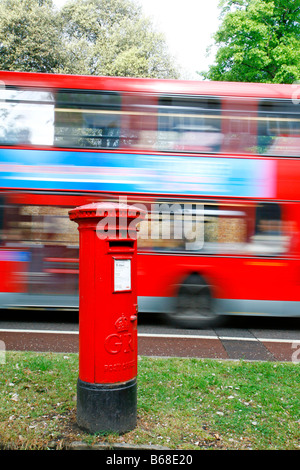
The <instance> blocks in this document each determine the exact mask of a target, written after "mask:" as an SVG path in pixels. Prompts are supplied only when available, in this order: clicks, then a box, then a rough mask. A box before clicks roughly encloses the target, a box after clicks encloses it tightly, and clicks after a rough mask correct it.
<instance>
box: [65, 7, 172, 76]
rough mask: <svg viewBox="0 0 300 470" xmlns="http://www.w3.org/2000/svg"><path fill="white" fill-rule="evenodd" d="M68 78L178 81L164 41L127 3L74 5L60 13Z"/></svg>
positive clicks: (138, 10)
mask: <svg viewBox="0 0 300 470" xmlns="http://www.w3.org/2000/svg"><path fill="white" fill-rule="evenodd" d="M61 14H62V18H63V23H64V25H65V29H64V33H65V35H66V37H67V38H68V43H67V47H68V50H69V51H70V54H71V56H73V59H72V60H71V61H70V63H69V71H70V72H71V73H78V72H79V73H87V74H96V75H114V76H134V77H157V78H178V73H177V71H176V68H175V66H174V65H173V61H172V59H171V58H170V56H169V54H168V51H167V47H166V43H165V40H164V37H163V36H162V35H161V34H159V33H158V32H156V31H155V30H154V29H153V26H152V24H151V22H150V21H149V20H148V19H147V18H144V17H143V15H142V12H141V7H140V6H138V5H137V4H135V3H134V2H133V1H131V0H101V1H99V0H73V1H71V2H69V3H68V4H66V5H65V7H64V8H63V9H62V12H61Z"/></svg>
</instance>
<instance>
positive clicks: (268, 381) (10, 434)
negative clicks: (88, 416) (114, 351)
mask: <svg viewBox="0 0 300 470" xmlns="http://www.w3.org/2000/svg"><path fill="white" fill-rule="evenodd" d="M299 370H300V369H299V364H292V363H272V362H245V361H237V362H230V361H218V360H202V359H178V358H168V359H166V358H161V359H159V358H149V357H140V358H139V373H138V404H137V412H138V421H137V426H136V428H135V429H134V430H133V431H130V432H128V433H126V434H124V435H120V436H119V435H116V434H107V435H101V434H100V435H90V434H88V433H85V432H83V431H81V430H80V429H79V428H78V426H77V424H76V394H77V392H76V384H77V377H78V355H77V354H57V353H27V352H26V353H24V352H7V353H6V360H5V363H4V364H0V372H1V373H0V392H1V393H0V446H1V448H2V449H48V448H55V449H64V448H65V447H66V446H67V444H68V443H70V442H73V441H83V442H86V443H88V444H90V445H93V444H96V443H103V442H106V443H110V444H112V445H113V444H115V443H127V444H132V445H153V446H155V445H160V446H165V447H167V448H169V449H216V448H217V449H253V450H254V449H285V450H288V449H299V448H300V441H299V424H300V416H299V409H300V407H299V400H300V399H299V396H300V394H299Z"/></svg>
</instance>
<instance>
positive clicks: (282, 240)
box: [250, 203, 291, 255]
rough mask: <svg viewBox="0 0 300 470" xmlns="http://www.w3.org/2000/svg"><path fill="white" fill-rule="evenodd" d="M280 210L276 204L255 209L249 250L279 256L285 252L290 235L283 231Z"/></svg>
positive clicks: (263, 204)
mask: <svg viewBox="0 0 300 470" xmlns="http://www.w3.org/2000/svg"><path fill="white" fill-rule="evenodd" d="M285 225H286V227H288V225H287V224H286V223H285V224H284V223H283V220H282V209H281V207H280V206H279V205H278V204H277V203H261V204H259V205H258V206H257V208H256V220H255V234H254V236H253V237H252V238H251V242H252V246H251V247H250V250H251V251H252V252H254V253H257V254H265V255H267V254H270V255H272V254H274V255H276V254H280V253H284V252H286V251H287V249H288V246H289V239H290V235H291V234H290V233H288V231H287V230H286V229H285Z"/></svg>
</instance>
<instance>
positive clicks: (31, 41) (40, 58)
mask: <svg viewBox="0 0 300 470" xmlns="http://www.w3.org/2000/svg"><path fill="white" fill-rule="evenodd" d="M63 51H64V47H63V45H62V35H61V24H60V21H59V16H58V14H57V13H55V11H54V9H53V4H52V0H18V1H17V2H16V1H15V0H0V69H1V70H16V71H23V72H26V71H27V72H29V71H34V72H58V71H60V70H61V69H62V67H63V66H64V63H65V61H66V56H65V53H64V52H63Z"/></svg>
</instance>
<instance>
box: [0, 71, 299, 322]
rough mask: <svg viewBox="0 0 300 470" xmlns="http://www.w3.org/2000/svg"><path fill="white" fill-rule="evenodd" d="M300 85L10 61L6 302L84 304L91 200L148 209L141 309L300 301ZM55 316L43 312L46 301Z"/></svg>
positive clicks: (188, 318) (2, 252)
mask: <svg viewBox="0 0 300 470" xmlns="http://www.w3.org/2000/svg"><path fill="white" fill-rule="evenodd" d="M299 98H300V89H299V85H274V84H272V85H271V84H270V85H269V84H252V83H225V82H208V81H179V80H173V81H172V80H153V79H133V78H114V77H84V76H66V75H48V74H35V73H15V72H0V189H1V193H0V198H1V199H0V242H1V245H0V272H1V275H0V308H2V309H8V308H30V309H34V308H36V309H42V310H43V309H70V310H72V309H75V310H76V309H77V308H78V272H79V265H78V256H79V255H78V250H79V246H78V243H79V238H78V230H77V224H75V223H74V222H71V221H70V220H69V217H68V211H69V210H70V209H72V208H74V207H77V206H80V205H83V204H88V203H91V202H101V201H115V202H118V201H120V202H126V203H127V204H134V205H137V206H139V205H140V206H142V207H143V208H146V211H147V215H146V218H145V219H144V220H143V221H141V222H140V224H139V225H140V226H139V232H138V303H139V312H140V313H143V312H148V313H153V315H155V314H156V313H164V314H165V315H166V316H167V318H168V319H169V320H170V321H171V322H172V323H173V324H175V325H177V326H179V327H186V328H206V327H208V326H214V325H217V324H219V323H220V321H222V320H223V319H225V318H227V317H228V316H229V315H238V316H240V315H259V316H271V317H273V316H274V317H275V316H278V317H297V316H299V312H300V238H299V230H300V163H299V157H300V104H299V102H300V100H299ZM41 314H42V313H41Z"/></svg>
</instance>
